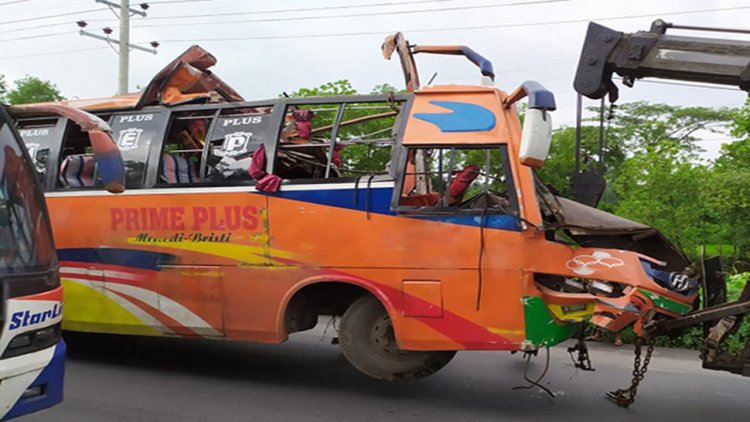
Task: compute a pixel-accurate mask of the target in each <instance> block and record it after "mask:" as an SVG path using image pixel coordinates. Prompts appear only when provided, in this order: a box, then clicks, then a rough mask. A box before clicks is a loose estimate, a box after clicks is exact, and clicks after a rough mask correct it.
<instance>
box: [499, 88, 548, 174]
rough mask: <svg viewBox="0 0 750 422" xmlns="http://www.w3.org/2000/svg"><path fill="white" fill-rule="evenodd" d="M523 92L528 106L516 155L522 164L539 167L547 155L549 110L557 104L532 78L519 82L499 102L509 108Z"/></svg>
mask: <svg viewBox="0 0 750 422" xmlns="http://www.w3.org/2000/svg"><path fill="white" fill-rule="evenodd" d="M526 96H528V97H529V106H528V109H527V110H526V117H525V118H524V122H523V130H522V131H521V151H520V154H519V159H520V160H521V164H523V165H525V166H528V167H534V168H539V167H542V165H543V164H544V160H546V159H547V153H549V147H550V144H551V143H552V116H550V114H549V112H550V111H554V110H555V109H556V108H557V106H556V105H555V95H554V94H552V92H550V91H548V90H547V89H546V88H545V87H543V86H542V84H540V83H539V82H535V81H526V82H524V83H523V84H521V86H519V87H518V88H516V90H515V91H513V92H512V93H511V94H510V95H508V97H507V98H505V100H504V101H503V106H505V108H509V107H510V106H512V105H513V104H515V103H516V102H517V101H518V100H520V99H522V98H524V97H526Z"/></svg>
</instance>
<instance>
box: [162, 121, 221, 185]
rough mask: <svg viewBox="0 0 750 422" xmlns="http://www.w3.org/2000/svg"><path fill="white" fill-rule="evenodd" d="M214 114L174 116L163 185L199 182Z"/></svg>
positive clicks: (166, 143)
mask: <svg viewBox="0 0 750 422" xmlns="http://www.w3.org/2000/svg"><path fill="white" fill-rule="evenodd" d="M212 119H213V113H209V114H207V113H205V112H202V113H201V112H185V113H177V114H176V115H174V116H172V122H171V125H170V128H169V131H168V132H167V137H166V138H165V140H164V144H163V147H162V154H161V159H160V162H159V177H158V179H157V183H159V184H170V185H172V184H193V183H198V182H199V177H198V172H199V168H200V160H201V154H202V152H203V145H204V143H205V141H206V132H207V130H208V127H209V126H210V125H211V120H212Z"/></svg>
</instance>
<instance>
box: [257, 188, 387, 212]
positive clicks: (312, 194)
mask: <svg viewBox="0 0 750 422" xmlns="http://www.w3.org/2000/svg"><path fill="white" fill-rule="evenodd" d="M270 195H271V196H276V197H280V198H284V199H292V200H295V201H303V202H310V203H313V204H318V205H329V206H332V207H339V208H347V209H351V210H359V211H369V212H372V213H376V214H389V215H394V214H395V213H394V212H392V211H391V210H390V208H391V196H392V195H393V188H392V187H386V188H382V187H377V188H374V187H373V188H370V189H367V183H366V182H362V183H361V184H360V186H359V188H358V189H354V188H351V189H316V190H289V191H285V190H284V186H282V187H281V190H280V191H279V192H276V193H271V194H270Z"/></svg>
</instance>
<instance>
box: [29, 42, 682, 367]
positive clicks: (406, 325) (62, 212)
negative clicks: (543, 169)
mask: <svg viewBox="0 0 750 422" xmlns="http://www.w3.org/2000/svg"><path fill="white" fill-rule="evenodd" d="M383 51H384V53H385V55H386V56H388V57H390V55H391V54H393V53H395V54H397V55H398V56H399V58H400V60H401V64H402V68H403V71H404V74H405V76H406V80H407V90H406V92H404V93H393V94H385V95H352V96H336V97H310V98H275V99H270V100H265V101H247V100H245V99H244V98H242V96H241V95H240V94H238V93H237V92H236V91H234V90H233V89H232V88H231V87H230V86H229V85H228V84H226V83H225V82H224V81H222V80H221V79H219V78H218V77H217V76H216V75H215V74H214V73H212V72H211V71H210V70H209V68H210V67H211V66H212V65H213V64H215V59H214V58H213V57H212V56H211V55H210V54H208V53H207V52H205V51H204V50H202V49H201V48H200V47H197V46H194V47H192V48H191V49H189V50H188V51H187V52H185V53H184V54H183V55H182V56H180V57H179V58H177V59H176V60H174V61H173V62H171V63H170V64H169V65H168V66H167V67H166V68H164V70H162V71H161V72H159V73H158V74H157V75H156V77H155V78H154V79H153V80H152V81H151V83H149V85H148V86H147V87H146V88H145V89H144V90H143V91H142V92H141V93H138V94H133V95H128V96H122V97H113V98H105V99H94V100H75V101H68V102H66V104H68V105H70V106H74V107H79V108H81V109H84V110H87V111H89V112H91V113H94V114H96V115H98V116H99V117H101V118H102V119H105V120H106V121H108V122H109V125H110V126H111V129H112V132H113V134H114V138H115V139H116V140H117V143H118V146H119V148H120V151H121V154H122V156H123V159H124V161H125V167H126V170H125V172H126V187H127V191H126V192H125V193H123V194H121V195H117V196H114V195H111V194H109V193H107V192H106V191H105V190H103V189H102V187H101V183H100V181H99V177H98V174H97V167H96V165H95V163H94V162H93V161H92V160H91V158H90V156H89V155H88V152H87V151H86V149H85V146H84V144H83V141H82V134H81V133H80V131H79V130H78V129H77V128H76V127H75V125H71V124H70V122H69V121H67V120H66V119H65V118H59V117H54V116H48V115H44V114H40V115H37V116H32V117H27V118H23V119H19V120H18V125H19V127H20V128H21V129H22V130H23V131H24V132H23V133H24V134H25V139H26V142H34V143H36V144H38V145H40V146H41V147H42V148H44V149H45V150H46V151H47V152H48V154H47V155H46V157H47V159H46V161H45V182H46V192H47V193H46V195H47V200H48V202H49V207H50V211H51V219H52V225H53V229H54V232H55V237H56V242H57V247H58V254H59V257H60V261H61V266H62V269H61V274H62V278H63V282H64V284H65V301H66V312H65V316H64V322H63V324H64V328H65V329H68V330H75V331H87V332H98V333H118V334H134V335H150V336H179V337H194V338H214V339H225V340H235V341H257V342H267V343H281V342H284V341H286V340H287V339H288V337H289V335H290V334H292V333H294V332H299V331H304V330H309V329H311V328H313V327H314V326H315V325H316V324H317V323H318V320H319V317H320V316H321V315H332V316H334V317H338V318H340V323H339V325H338V336H339V342H340V345H341V349H342V351H343V354H344V355H345V356H346V358H347V359H348V360H349V362H351V363H352V364H353V365H354V366H355V367H356V368H357V369H359V370H360V371H362V372H364V373H365V374H367V375H370V376H372V377H376V378H380V379H386V380H395V379H409V378H417V377H423V376H426V375H429V374H431V373H433V372H435V371H437V370H438V369H440V368H442V367H443V366H444V365H446V364H447V363H448V362H449V361H450V359H451V358H452V357H453V356H454V354H455V352H456V351H458V350H506V351H519V350H520V351H528V352H532V351H535V350H537V349H538V348H540V347H546V346H550V345H554V344H556V343H559V342H561V341H563V340H565V339H567V338H569V337H570V336H571V334H572V333H573V332H574V331H575V330H576V329H577V327H578V326H579V325H580V324H579V323H580V322H581V321H583V320H584V319H585V318H588V317H590V316H591V315H592V314H593V313H594V310H595V308H596V309H597V316H596V318H597V319H596V322H597V323H598V324H600V325H602V326H605V327H607V328H610V329H612V330H619V329H622V328H624V327H626V326H628V325H630V324H635V325H636V329H637V330H640V329H641V327H642V326H643V324H644V323H646V322H648V321H650V320H653V319H658V318H672V317H675V316H679V315H680V314H683V313H685V312H687V311H689V310H690V309H691V305H692V303H693V301H694V299H695V296H696V284H695V283H696V282H695V280H694V279H693V278H692V277H693V276H692V275H690V274H683V271H685V269H686V267H688V265H689V264H688V262H687V260H686V259H685V258H684V257H683V256H682V254H681V253H680V252H679V251H677V250H676V249H675V248H674V247H673V246H672V245H671V244H670V243H669V242H668V241H666V240H665V239H664V238H663V237H661V235H659V234H658V232H655V231H654V230H652V229H651V228H649V227H646V226H644V225H641V224H638V223H635V222H631V221H628V220H625V219H622V218H619V217H616V216H613V215H609V214H606V213H604V212H602V211H599V210H596V209H593V208H589V207H586V206H584V205H581V204H577V203H575V202H572V201H569V200H566V199H564V198H559V197H557V196H555V195H553V194H552V193H551V192H550V191H549V190H548V189H547V188H546V187H545V185H544V184H543V183H542V182H541V181H540V180H539V178H538V177H537V176H536V174H535V172H534V168H536V167H539V166H541V165H542V164H543V162H544V159H545V156H546V153H547V149H548V147H549V142H550V136H551V122H550V118H551V113H552V111H553V110H554V109H555V103H554V97H553V95H552V93H550V92H549V91H547V90H546V89H544V88H543V87H542V86H541V85H540V84H538V83H535V82H527V83H525V84H524V85H523V86H522V87H520V88H518V89H516V90H515V91H513V92H512V93H510V94H508V93H506V92H504V91H502V90H500V89H497V88H494V87H493V86H491V82H492V80H493V78H494V73H493V70H492V65H491V63H490V62H489V61H488V60H486V59H485V58H483V57H482V56H480V55H479V54H477V53H475V52H474V51H472V50H471V49H468V48H466V47H461V46H449V47H444V46H413V45H408V44H407V43H406V41H405V40H404V38H403V35H401V34H397V35H395V36H393V37H389V38H388V40H387V41H386V43H385V44H384V46H383ZM419 53H423V54H424V53H436V54H453V55H456V54H458V55H463V56H465V57H466V58H468V59H469V60H470V61H472V62H473V63H475V64H476V65H477V66H478V67H479V69H480V71H481V74H482V79H483V81H484V83H483V84H482V85H449V86H427V87H422V86H420V84H419V79H418V75H417V72H416V66H415V63H414V55H415V54H419ZM524 97H528V107H527V110H526V114H525V120H524V125H523V127H522V126H521V124H520V121H519V117H518V112H517V110H516V103H517V102H518V101H520V100H522V99H523V98H524ZM676 276H679V277H676ZM675 278H679V279H680V280H683V281H684V280H687V282H686V283H684V285H683V284H680V285H675V284H671V280H673V279H675Z"/></svg>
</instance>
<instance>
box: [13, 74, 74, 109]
mask: <svg viewBox="0 0 750 422" xmlns="http://www.w3.org/2000/svg"><path fill="white" fill-rule="evenodd" d="M13 83H14V87H13V89H11V90H8V89H7V85H6V84H5V78H4V77H0V98H2V101H3V102H8V103H10V104H29V103H40V102H46V101H60V100H63V99H64V97H63V96H62V94H61V93H60V90H59V89H58V88H57V86H56V85H55V84H53V83H52V82H50V81H45V80H42V79H39V78H37V77H35V76H29V75H26V76H25V77H23V78H21V79H18V80H16V81H14V82H13Z"/></svg>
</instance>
